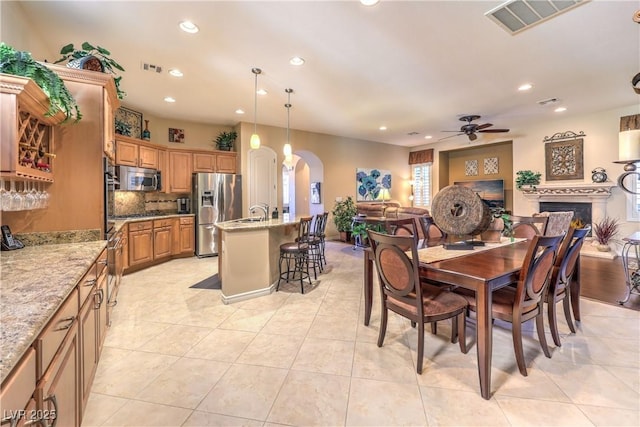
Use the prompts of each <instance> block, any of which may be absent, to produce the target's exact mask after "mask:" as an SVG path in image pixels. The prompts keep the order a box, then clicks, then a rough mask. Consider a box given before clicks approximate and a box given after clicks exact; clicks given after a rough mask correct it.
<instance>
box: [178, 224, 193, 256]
mask: <svg viewBox="0 0 640 427" xmlns="http://www.w3.org/2000/svg"><path fill="white" fill-rule="evenodd" d="M195 238H196V235H195V225H194V221H193V217H183V218H180V249H179V251H180V253H181V254H193V253H194V251H195V249H196V243H195Z"/></svg>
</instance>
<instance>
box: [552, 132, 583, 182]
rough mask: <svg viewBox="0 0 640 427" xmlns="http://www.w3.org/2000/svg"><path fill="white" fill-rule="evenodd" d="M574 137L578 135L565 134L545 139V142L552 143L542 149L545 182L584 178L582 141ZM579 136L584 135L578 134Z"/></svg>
mask: <svg viewBox="0 0 640 427" xmlns="http://www.w3.org/2000/svg"><path fill="white" fill-rule="evenodd" d="M576 136H578V134H575V133H573V132H565V133H560V134H555V135H554V136H553V137H551V138H547V137H545V142H547V141H552V142H547V144H546V145H545V147H544V153H545V168H546V177H545V178H546V180H547V181H559V180H565V179H583V178H584V167H583V163H582V162H583V153H584V152H583V139H582V138H576ZM580 136H584V133H582V132H580ZM567 138H571V139H567Z"/></svg>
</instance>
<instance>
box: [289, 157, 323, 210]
mask: <svg viewBox="0 0 640 427" xmlns="http://www.w3.org/2000/svg"><path fill="white" fill-rule="evenodd" d="M281 171H282V187H283V211H284V212H287V211H288V212H289V214H290V215H291V216H294V215H295V216H306V215H316V214H321V213H323V212H324V210H325V209H324V204H325V200H324V194H323V188H324V186H323V185H322V184H323V181H324V165H323V164H322V161H321V160H320V158H319V157H318V156H316V155H315V154H314V153H312V152H310V151H305V150H299V151H296V152H295V153H294V155H293V159H292V161H291V165H290V166H289V165H287V164H285V163H283V164H282V169H281ZM312 188H313V189H315V190H316V191H317V195H316V196H315V197H312V192H313V191H314V190H312Z"/></svg>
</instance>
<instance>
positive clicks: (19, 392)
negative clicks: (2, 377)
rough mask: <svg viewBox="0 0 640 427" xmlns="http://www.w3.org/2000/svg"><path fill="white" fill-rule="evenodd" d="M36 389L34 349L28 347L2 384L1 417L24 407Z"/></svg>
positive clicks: (0, 397) (0, 398)
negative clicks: (22, 357)
mask: <svg viewBox="0 0 640 427" xmlns="http://www.w3.org/2000/svg"><path fill="white" fill-rule="evenodd" d="M35 389H36V351H35V350H34V349H33V348H29V350H27V353H26V355H25V357H24V359H22V361H21V362H20V363H19V364H18V366H17V367H16V368H15V369H14V370H13V371H12V374H11V376H10V377H9V378H8V379H7V380H6V381H5V382H4V383H3V384H2V391H0V401H1V402H2V411H3V414H2V418H4V417H8V416H9V415H10V414H9V411H11V412H12V414H11V415H14V414H16V413H17V411H19V410H22V409H25V408H26V407H27V406H28V403H29V400H30V399H31V396H32V395H33V392H34V391H35Z"/></svg>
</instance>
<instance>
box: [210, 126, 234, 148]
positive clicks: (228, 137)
mask: <svg viewBox="0 0 640 427" xmlns="http://www.w3.org/2000/svg"><path fill="white" fill-rule="evenodd" d="M237 137H238V133H237V132H236V131H234V130H232V131H231V132H225V131H222V132H220V133H219V134H218V136H217V137H216V140H215V143H216V148H217V149H218V150H221V151H231V149H232V148H233V144H234V142H236V138H237Z"/></svg>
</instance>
